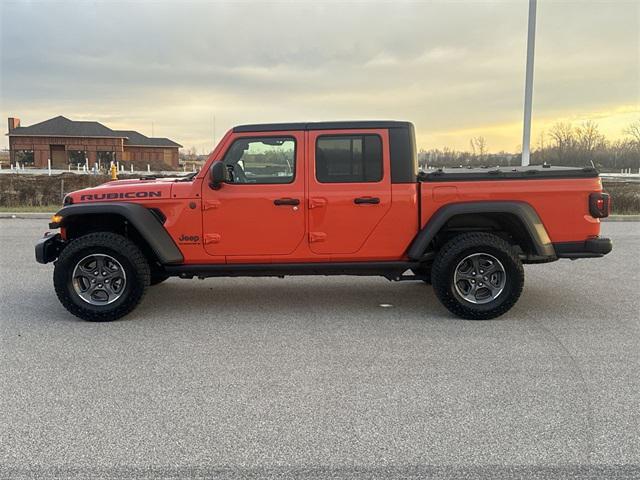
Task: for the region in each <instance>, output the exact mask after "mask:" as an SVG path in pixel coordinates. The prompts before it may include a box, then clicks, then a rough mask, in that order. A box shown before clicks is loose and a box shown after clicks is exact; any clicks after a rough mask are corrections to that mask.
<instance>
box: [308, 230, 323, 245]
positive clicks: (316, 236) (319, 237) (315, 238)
mask: <svg viewBox="0 0 640 480" xmlns="http://www.w3.org/2000/svg"><path fill="white" fill-rule="evenodd" d="M326 239H327V234H326V233H324V232H309V243H316V242H324V241H325V240H326Z"/></svg>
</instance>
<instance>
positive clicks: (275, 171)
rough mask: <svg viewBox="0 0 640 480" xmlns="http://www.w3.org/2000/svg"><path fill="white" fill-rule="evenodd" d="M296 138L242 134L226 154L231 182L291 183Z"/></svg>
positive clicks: (225, 161)
mask: <svg viewBox="0 0 640 480" xmlns="http://www.w3.org/2000/svg"><path fill="white" fill-rule="evenodd" d="M295 159H296V141H295V139H293V138H291V137H256V138H239V139H238V140H236V141H235V142H233V144H232V145H231V147H229V150H227V153H226V154H225V156H224V159H223V162H224V164H225V165H226V166H227V169H228V170H229V177H230V183H239V184H242V183H253V184H272V183H291V182H293V180H294V178H295V164H296V162H295Z"/></svg>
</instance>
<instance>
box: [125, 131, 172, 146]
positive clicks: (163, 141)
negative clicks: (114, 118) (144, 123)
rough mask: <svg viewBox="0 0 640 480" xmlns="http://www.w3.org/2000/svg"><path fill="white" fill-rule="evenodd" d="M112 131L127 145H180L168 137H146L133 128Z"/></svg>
mask: <svg viewBox="0 0 640 480" xmlns="http://www.w3.org/2000/svg"><path fill="white" fill-rule="evenodd" d="M114 132H116V133H117V134H119V135H121V136H122V137H123V138H124V139H125V140H124V144H125V145H126V146H128V147H182V145H180V144H179V143H176V142H174V141H173V140H169V139H168V138H159V137H147V136H146V135H142V134H141V133H139V132H136V131H135V130H114Z"/></svg>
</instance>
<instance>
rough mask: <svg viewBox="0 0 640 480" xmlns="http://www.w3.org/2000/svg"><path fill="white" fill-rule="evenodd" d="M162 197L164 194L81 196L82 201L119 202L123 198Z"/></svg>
mask: <svg viewBox="0 0 640 480" xmlns="http://www.w3.org/2000/svg"><path fill="white" fill-rule="evenodd" d="M157 197H162V192H120V193H114V192H111V193H86V194H84V195H81V196H80V201H81V202H82V201H85V200H118V199H121V198H128V199H131V198H157Z"/></svg>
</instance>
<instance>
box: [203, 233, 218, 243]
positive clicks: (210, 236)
mask: <svg viewBox="0 0 640 480" xmlns="http://www.w3.org/2000/svg"><path fill="white" fill-rule="evenodd" d="M218 242H220V234H218V233H207V234H206V235H205V236H204V244H205V245H209V244H211V243H218Z"/></svg>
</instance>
